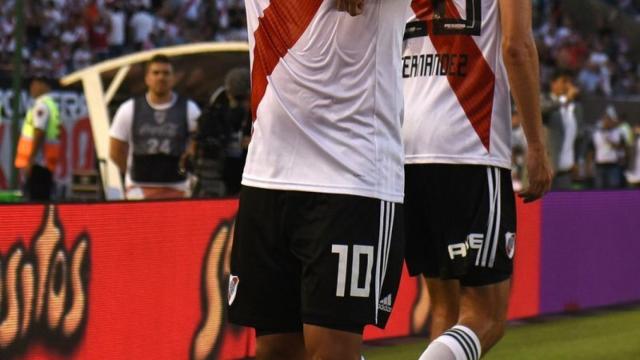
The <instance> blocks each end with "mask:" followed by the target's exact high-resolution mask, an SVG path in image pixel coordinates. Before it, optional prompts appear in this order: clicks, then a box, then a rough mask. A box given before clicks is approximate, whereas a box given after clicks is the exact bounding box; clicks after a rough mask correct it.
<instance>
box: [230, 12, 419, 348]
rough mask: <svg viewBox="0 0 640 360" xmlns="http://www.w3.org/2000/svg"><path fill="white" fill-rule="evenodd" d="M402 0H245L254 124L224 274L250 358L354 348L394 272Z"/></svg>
mask: <svg viewBox="0 0 640 360" xmlns="http://www.w3.org/2000/svg"><path fill="white" fill-rule="evenodd" d="M408 6H409V1H408V0H340V1H334V0H308V1H300V0H271V1H263V0H250V1H247V2H246V9H247V15H248V16H247V17H248V27H249V33H250V34H251V36H250V41H249V43H250V47H251V66H252V68H251V77H252V95H251V100H252V113H253V119H254V123H253V134H252V140H251V143H250V145H249V153H248V157H247V162H246V166H245V169H244V174H243V180H242V184H243V188H242V190H241V193H240V209H239V212H238V218H237V224H236V228H235V239H234V244H233V250H232V256H231V276H230V280H229V305H230V308H229V318H230V320H231V322H233V323H236V324H240V325H245V326H250V327H253V328H255V329H256V334H257V346H256V353H257V358H258V359H261V360H262V359H340V360H345V359H353V360H356V359H359V358H360V348H361V343H362V332H363V328H364V327H365V325H367V324H373V325H376V326H379V327H384V326H385V323H386V321H387V318H388V317H389V314H390V312H391V309H392V307H393V304H394V301H395V294H396V291H397V286H398V282H399V279H400V273H401V266H402V255H403V242H402V238H401V237H402V235H403V233H402V226H401V223H402V220H401V219H402V205H401V203H402V201H403V183H404V171H403V161H402V158H403V150H402V145H401V134H400V132H401V129H400V126H401V121H402V119H401V117H402V111H403V98H402V79H401V78H400V74H399V73H398V72H397V71H395V70H394V69H399V68H400V59H401V51H402V34H403V31H404V26H405V20H406V17H405V16H406V10H407V9H408Z"/></svg>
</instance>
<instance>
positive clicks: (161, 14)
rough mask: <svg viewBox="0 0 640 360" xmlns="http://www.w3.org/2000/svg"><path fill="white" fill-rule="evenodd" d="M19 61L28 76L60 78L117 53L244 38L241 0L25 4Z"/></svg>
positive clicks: (2, 22)
mask: <svg viewBox="0 0 640 360" xmlns="http://www.w3.org/2000/svg"><path fill="white" fill-rule="evenodd" d="M24 3H25V26H26V31H25V32H26V34H25V35H26V36H25V37H26V39H25V46H24V48H23V53H22V57H23V59H24V68H25V69H26V73H27V74H28V75H31V76H36V75H46V76H50V77H61V76H63V75H65V74H68V73H70V72H73V71H75V70H78V69H81V68H83V67H86V66H88V65H90V64H92V63H95V62H99V61H102V60H105V59H108V58H112V57H116V56H119V55H123V54H127V53H131V52H135V51H139V50H146V49H152V48H156V47H163V46H169V45H177V44H184V43H193V42H198V41H230V40H246V38H247V34H246V25H245V15H244V1H242V0H163V1H162V0H161V1H159V0H131V1H125V0H46V1H26V2H24ZM14 9H15V0H8V1H2V4H0V71H1V70H11V68H10V67H11V63H12V61H11V60H12V55H13V53H14V51H15V48H16V43H15V39H14V34H13V33H14V26H15V21H16V20H15V11H14Z"/></svg>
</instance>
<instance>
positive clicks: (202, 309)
mask: <svg viewBox="0 0 640 360" xmlns="http://www.w3.org/2000/svg"><path fill="white" fill-rule="evenodd" d="M236 211H237V200H233V199H229V200H201V201H200V200H190V201H175V202H140V203H99V204H66V205H56V206H54V205H50V206H45V205H4V206H0V224H1V225H0V264H1V266H0V272H1V274H0V289H1V291H0V309H2V311H0V359H136V360H139V359H154V360H162V359H167V360H169V359H171V360H175V359H238V358H244V357H246V356H249V355H251V354H253V353H254V347H255V340H254V335H253V333H252V331H250V330H247V329H245V328H240V327H236V326H232V325H229V324H227V323H226V313H225V304H226V301H227V296H226V288H227V279H228V272H229V270H228V269H229V253H230V250H231V247H230V245H231V239H232V234H233V221H234V217H235V214H236ZM527 211H530V212H531V213H532V214H534V215H535V213H536V211H537V212H539V209H536V208H532V209H529V210H526V211H525V212H524V213H525V214H528V212H527ZM538 219H539V215H538ZM538 221H539V220H538ZM521 224H522V222H521ZM525 226H526V228H525V229H524V230H525V232H527V231H531V232H532V233H533V234H534V235H533V236H530V235H519V236H520V237H521V239H522V238H524V239H526V242H527V245H526V246H527V247H529V248H533V249H534V250H535V247H536V246H538V248H539V245H535V242H536V241H538V244H539V229H538V230H536V227H538V228H539V223H538V224H536V223H535V222H533V223H527V225H525ZM536 231H537V234H538V235H536V233H535V232H536ZM527 236H529V237H527ZM536 236H537V237H538V239H535V237H536ZM524 242H525V241H519V242H518V243H520V244H522V243H524ZM519 246H520V245H519ZM529 250H531V249H527V251H529ZM529 255H531V257H528V260H527V262H526V263H525V264H526V266H527V267H531V269H534V270H531V269H524V270H523V269H521V267H518V266H517V271H518V273H516V277H515V280H514V284H515V287H514V294H513V299H514V300H516V301H515V305H513V306H514V307H513V308H512V311H511V316H512V317H514V316H519V317H521V316H531V315H535V314H536V313H537V307H538V304H537V301H538V300H537V295H536V292H537V291H539V290H536V289H533V290H532V289H530V287H529V286H528V285H527V284H528V283H529V282H530V281H531V279H532V277H531V276H533V277H534V278H535V277H536V276H537V277H538V278H539V275H535V274H534V275H531V273H530V271H535V272H537V270H536V268H535V266H534V265H535V264H534V263H535V261H536V259H535V257H536V256H537V255H536V254H535V251H533V252H532V253H531V254H529ZM532 264H533V265H532ZM520 274H525V275H524V276H525V277H523V276H520ZM534 280H535V279H534ZM533 283H534V284H537V282H536V281H533ZM536 286H537V285H536ZM534 299H535V300H534ZM428 311H429V299H428V295H427V292H426V288H425V286H424V283H423V282H418V281H417V280H415V279H411V278H409V277H408V276H406V274H405V277H404V278H403V281H402V285H401V289H400V294H399V296H398V298H397V301H396V305H395V308H394V312H393V314H392V317H391V320H390V322H389V324H388V326H387V329H386V330H385V331H381V330H378V329H374V328H368V329H367V330H366V338H367V339H369V340H371V339H379V338H383V337H401V336H406V335H409V334H412V333H419V332H422V331H424V330H425V329H426V325H427V319H428Z"/></svg>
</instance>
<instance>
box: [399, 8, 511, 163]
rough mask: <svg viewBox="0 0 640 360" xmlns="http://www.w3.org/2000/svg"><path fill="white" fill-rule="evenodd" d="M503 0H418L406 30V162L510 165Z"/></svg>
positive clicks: (403, 72)
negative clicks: (500, 3) (501, 8)
mask: <svg viewBox="0 0 640 360" xmlns="http://www.w3.org/2000/svg"><path fill="white" fill-rule="evenodd" d="M501 36H502V32H501V28H500V11H499V6H498V0H413V1H412V3H411V12H410V15H409V20H408V23H407V27H406V30H405V36H404V50H403V57H402V76H403V78H404V95H405V120H404V128H403V137H404V141H405V155H406V159H405V162H406V163H408V164H425V163H444V164H476V165H489V166H498V167H503V168H507V169H508V168H510V166H511V120H510V119H511V102H510V95H509V83H508V79H507V72H506V70H505V67H504V63H503V59H502V48H501Z"/></svg>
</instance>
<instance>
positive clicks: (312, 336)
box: [304, 325, 362, 360]
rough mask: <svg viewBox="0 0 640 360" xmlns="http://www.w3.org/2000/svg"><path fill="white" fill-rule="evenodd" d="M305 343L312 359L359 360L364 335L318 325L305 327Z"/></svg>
mask: <svg viewBox="0 0 640 360" xmlns="http://www.w3.org/2000/svg"><path fill="white" fill-rule="evenodd" d="M304 342H305V345H306V348H307V355H308V356H309V358H311V359H329V360H331V359H336V360H337V359H340V360H343V359H344V360H348V359H353V360H359V359H360V353H361V348H362V335H360V334H354V333H351V332H347V331H342V330H336V329H329V328H325V327H321V326H316V325H304Z"/></svg>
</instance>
